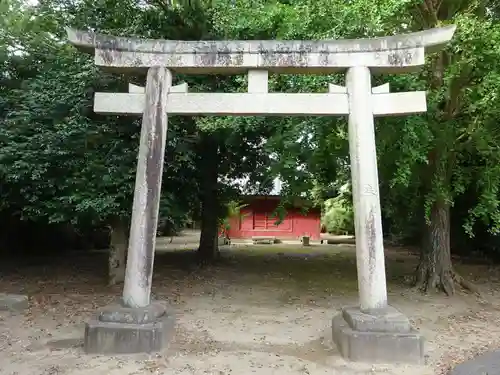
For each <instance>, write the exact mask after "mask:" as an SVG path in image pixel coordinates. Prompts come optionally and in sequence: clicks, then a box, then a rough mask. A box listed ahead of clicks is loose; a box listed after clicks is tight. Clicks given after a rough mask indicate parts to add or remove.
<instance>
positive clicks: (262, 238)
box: [252, 236, 276, 245]
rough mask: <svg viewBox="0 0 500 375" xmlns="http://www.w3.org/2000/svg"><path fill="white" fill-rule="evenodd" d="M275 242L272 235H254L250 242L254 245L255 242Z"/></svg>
mask: <svg viewBox="0 0 500 375" xmlns="http://www.w3.org/2000/svg"><path fill="white" fill-rule="evenodd" d="M275 242H276V237H273V236H255V237H252V243H253V244H254V245H257V244H261V245H263V244H267V245H273V244H274V243H275Z"/></svg>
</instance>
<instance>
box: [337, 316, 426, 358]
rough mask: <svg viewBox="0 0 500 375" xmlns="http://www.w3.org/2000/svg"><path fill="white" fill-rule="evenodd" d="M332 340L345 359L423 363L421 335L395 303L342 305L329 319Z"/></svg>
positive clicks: (422, 339)
mask: <svg viewBox="0 0 500 375" xmlns="http://www.w3.org/2000/svg"><path fill="white" fill-rule="evenodd" d="M332 334H333V341H334V342H335V344H336V345H337V347H338V349H339V351H340V354H341V355H342V357H344V358H345V359H347V360H350V361H354V362H370V363H414V364H423V363H424V338H423V336H422V335H421V334H420V333H419V332H418V331H416V330H415V329H413V328H412V327H411V324H410V321H409V320H408V318H407V317H406V316H405V315H403V314H402V313H401V312H399V311H398V310H396V309H395V308H394V307H391V306H388V307H386V308H384V309H379V310H376V311H369V312H363V311H361V310H360V309H359V308H357V307H345V308H343V309H342V311H341V312H340V313H339V314H337V315H336V316H335V317H334V318H333V321H332Z"/></svg>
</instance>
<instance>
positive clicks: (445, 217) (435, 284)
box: [416, 201, 479, 295]
mask: <svg viewBox="0 0 500 375" xmlns="http://www.w3.org/2000/svg"><path fill="white" fill-rule="evenodd" d="M456 285H458V286H461V287H463V288H465V289H467V290H470V291H473V292H475V293H478V294H479V290H478V289H477V288H476V287H475V286H474V285H473V284H471V283H469V282H467V281H466V280H464V279H463V278H462V277H461V276H460V275H458V274H457V273H456V272H455V271H454V269H453V265H452V262H451V248H450V206H449V205H448V204H447V203H445V202H443V201H438V202H435V203H434V204H433V206H432V208H431V212H430V224H427V223H425V225H424V231H423V242H422V249H421V252H420V262H419V265H418V267H417V270H416V286H417V287H418V288H419V289H421V290H422V291H424V292H428V291H436V290H440V291H443V292H445V293H446V294H447V295H453V294H454V293H455V287H456Z"/></svg>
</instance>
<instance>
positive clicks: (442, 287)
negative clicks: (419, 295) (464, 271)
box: [415, 262, 481, 296]
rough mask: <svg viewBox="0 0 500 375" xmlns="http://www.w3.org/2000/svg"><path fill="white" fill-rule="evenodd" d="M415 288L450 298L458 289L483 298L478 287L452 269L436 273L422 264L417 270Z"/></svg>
mask: <svg viewBox="0 0 500 375" xmlns="http://www.w3.org/2000/svg"><path fill="white" fill-rule="evenodd" d="M415 287H416V288H417V289H418V290H420V291H422V292H424V293H429V292H432V291H441V292H444V293H446V294H447V295H448V296H451V295H453V294H455V291H456V288H457V287H458V288H462V289H463V290H466V291H468V292H472V293H474V294H476V295H478V296H481V291H480V290H479V287H478V286H477V285H475V284H474V283H472V282H470V281H468V280H466V279H465V278H463V277H462V276H461V275H460V274H458V273H457V272H456V271H455V270H453V269H452V268H450V269H447V270H445V271H442V272H436V270H433V269H431V267H427V266H425V265H424V264H423V263H422V262H421V263H420V264H419V266H418V267H417V270H416V275H415Z"/></svg>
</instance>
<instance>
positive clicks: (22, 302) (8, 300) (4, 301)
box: [0, 293, 29, 312]
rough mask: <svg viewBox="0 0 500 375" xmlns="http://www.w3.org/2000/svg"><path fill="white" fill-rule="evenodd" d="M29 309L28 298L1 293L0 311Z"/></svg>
mask: <svg viewBox="0 0 500 375" xmlns="http://www.w3.org/2000/svg"><path fill="white" fill-rule="evenodd" d="M28 307H29V301H28V296H25V295H22V294H6V293H0V311H14V312H17V311H22V310H25V309H27V308H28Z"/></svg>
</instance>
